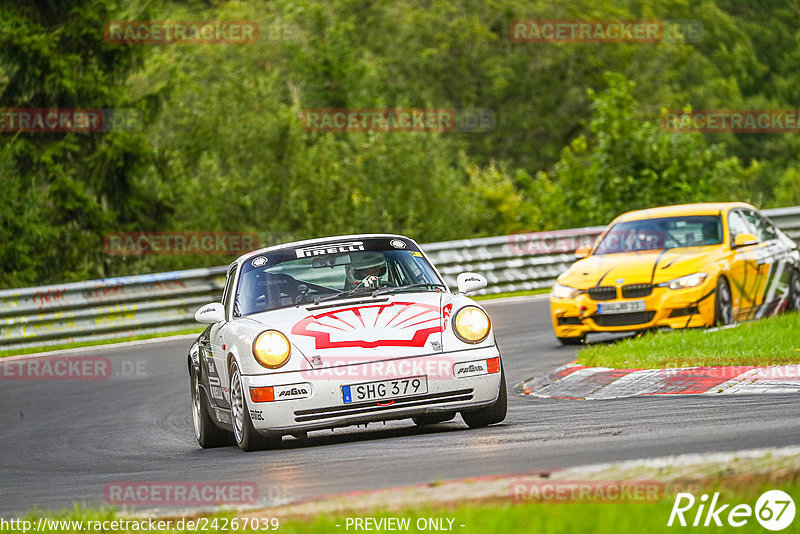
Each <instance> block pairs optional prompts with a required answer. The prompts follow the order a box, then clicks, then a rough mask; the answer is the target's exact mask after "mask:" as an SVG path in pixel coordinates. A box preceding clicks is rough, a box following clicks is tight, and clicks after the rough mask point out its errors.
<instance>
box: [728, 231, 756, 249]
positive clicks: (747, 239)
mask: <svg viewBox="0 0 800 534" xmlns="http://www.w3.org/2000/svg"><path fill="white" fill-rule="evenodd" d="M756 243H758V238H756V236H754V235H753V234H739V235H737V236H736V237H735V238H734V239H733V248H739V247H746V246H747V245H755V244H756Z"/></svg>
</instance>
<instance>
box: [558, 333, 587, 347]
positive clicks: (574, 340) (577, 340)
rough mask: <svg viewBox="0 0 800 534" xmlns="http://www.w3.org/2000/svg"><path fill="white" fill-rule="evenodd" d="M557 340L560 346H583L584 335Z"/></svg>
mask: <svg viewBox="0 0 800 534" xmlns="http://www.w3.org/2000/svg"><path fill="white" fill-rule="evenodd" d="M558 340H559V341H560V342H561V344H562V345H583V343H584V341H586V335H583V336H577V337H559V338H558Z"/></svg>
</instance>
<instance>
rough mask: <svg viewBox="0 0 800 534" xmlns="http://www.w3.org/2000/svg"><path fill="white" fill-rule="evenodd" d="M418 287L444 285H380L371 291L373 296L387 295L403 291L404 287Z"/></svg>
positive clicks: (439, 285) (438, 285)
mask: <svg viewBox="0 0 800 534" xmlns="http://www.w3.org/2000/svg"><path fill="white" fill-rule="evenodd" d="M420 287H446V286H444V285H442V284H427V283H423V284H409V285H407V286H398V287H382V288H380V289H376V290H375V291H373V292H372V296H373V297H377V296H378V295H388V294H390V293H395V292H397V291H405V290H406V289H417V288H420Z"/></svg>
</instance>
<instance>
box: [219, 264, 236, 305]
mask: <svg viewBox="0 0 800 534" xmlns="http://www.w3.org/2000/svg"><path fill="white" fill-rule="evenodd" d="M234 280H236V266H234V267H233V268H232V269H231V270H230V271H228V279H227V280H226V281H225V289H224V291H223V292H222V305H223V306H224V307H225V314H226V315H227V313H228V304H229V303H230V299H231V289H232V288H233V281H234ZM234 315H235V314H234Z"/></svg>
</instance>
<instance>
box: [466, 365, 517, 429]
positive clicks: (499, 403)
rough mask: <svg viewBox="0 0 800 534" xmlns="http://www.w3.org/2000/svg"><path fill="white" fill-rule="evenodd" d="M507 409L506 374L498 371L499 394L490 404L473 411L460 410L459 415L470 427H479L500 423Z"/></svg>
mask: <svg viewBox="0 0 800 534" xmlns="http://www.w3.org/2000/svg"><path fill="white" fill-rule="evenodd" d="M507 411H508V396H507V393H506V374H505V371H501V372H500V394H499V395H498V396H497V400H496V401H494V403H493V404H492V405H491V406H487V407H486V408H481V409H480V410H476V411H474V412H461V417H463V418H464V422H465V423H467V426H468V427H470V428H481V427H484V426H488V425H493V424H495V423H500V422H501V421H503V419H505V418H506V412H507Z"/></svg>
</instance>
